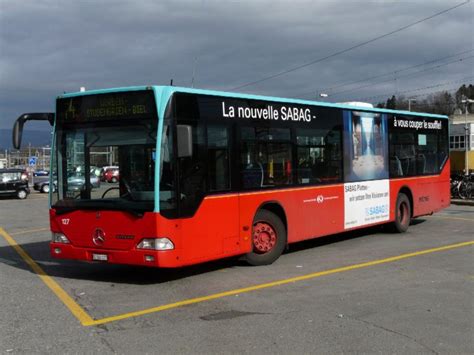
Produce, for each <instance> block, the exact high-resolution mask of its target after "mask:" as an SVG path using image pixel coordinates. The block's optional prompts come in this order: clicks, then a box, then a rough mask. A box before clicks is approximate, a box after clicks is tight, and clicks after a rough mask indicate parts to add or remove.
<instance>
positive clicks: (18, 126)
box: [12, 119, 25, 149]
mask: <svg viewBox="0 0 474 355" xmlns="http://www.w3.org/2000/svg"><path fill="white" fill-rule="evenodd" d="M24 123H25V121H23V120H20V119H17V120H16V121H15V124H14V126H13V137H12V139H13V148H15V149H20V146H21V136H22V135H23V125H24Z"/></svg>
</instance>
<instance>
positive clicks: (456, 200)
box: [451, 199, 474, 206]
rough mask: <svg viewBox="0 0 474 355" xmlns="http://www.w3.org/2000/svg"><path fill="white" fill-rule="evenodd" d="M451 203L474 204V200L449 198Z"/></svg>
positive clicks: (459, 204) (460, 204)
mask: <svg viewBox="0 0 474 355" xmlns="http://www.w3.org/2000/svg"><path fill="white" fill-rule="evenodd" d="M451 204H452V205H458V206H474V200H459V199H453V200H451Z"/></svg>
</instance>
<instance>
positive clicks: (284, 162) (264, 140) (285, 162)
mask: <svg viewBox="0 0 474 355" xmlns="http://www.w3.org/2000/svg"><path fill="white" fill-rule="evenodd" d="M241 136H242V144H241V159H240V164H241V169H240V172H241V179H242V186H243V188H245V189H251V188H264V187H272V186H282V185H289V184H291V183H292V176H293V174H292V162H291V158H292V155H291V151H292V144H291V142H290V130H289V129H287V128H263V127H255V128H254V127H242V129H241Z"/></svg>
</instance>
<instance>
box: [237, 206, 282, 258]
mask: <svg viewBox="0 0 474 355" xmlns="http://www.w3.org/2000/svg"><path fill="white" fill-rule="evenodd" d="M285 246H286V229H285V226H284V225H283V222H282V221H281V220H280V218H278V216H277V215H276V214H274V213H272V212H270V211H267V210H260V211H258V212H257V214H256V215H255V218H254V221H253V226H252V247H253V248H252V251H251V252H250V253H248V254H246V255H245V260H246V261H247V262H248V263H249V264H250V265H254V266H259V265H269V264H272V263H273V262H274V261H275V260H276V259H278V258H279V257H280V255H281V254H282V253H283V250H284V249H285Z"/></svg>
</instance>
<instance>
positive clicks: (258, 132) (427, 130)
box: [13, 86, 450, 268]
mask: <svg viewBox="0 0 474 355" xmlns="http://www.w3.org/2000/svg"><path fill="white" fill-rule="evenodd" d="M34 119H44V120H48V121H49V122H50V123H51V124H52V125H53V126H54V129H53V132H54V135H53V144H52V161H51V164H52V173H51V174H50V179H51V181H50V186H54V187H55V188H54V189H50V192H49V204H50V224H51V232H52V241H51V244H50V251H51V255H52V256H53V257H54V258H59V259H78V260H85V261H100V262H107V263H119V264H133V265H146V266H154V267H164V268H169V267H180V266H184V265H190V264H196V263H201V262H205V261H210V260H215V259H220V258H226V257H231V256H243V257H244V258H245V259H246V260H247V262H249V263H250V264H252V265H264V264H270V263H272V262H274V261H275V260H276V259H277V258H278V257H279V256H280V255H281V254H282V252H283V251H284V249H285V247H286V246H287V245H288V244H291V243H295V242H299V241H302V240H306V239H311V238H317V237H321V236H327V235H331V234H336V233H340V232H344V231H348V230H354V229H359V228H366V227H369V226H373V225H377V224H390V226H391V228H392V229H394V230H395V231H398V232H404V231H406V230H407V228H408V227H409V225H410V221H411V219H412V218H414V217H418V216H422V215H429V214H432V213H434V212H436V211H439V210H441V209H443V208H446V207H448V206H449V204H450V192H449V170H450V167H449V152H448V118H447V117H446V116H440V115H432V114H423V113H415V112H407V111H394V110H386V109H375V108H370V107H358V106H351V105H343V104H332V103H323V102H314V101H303V100H293V99H284V98H276V97H266V96H257V95H245V94H236V93H229V92H219V91H209V90H198V89H190V88H180V87H173V86H147V87H145V86H144V87H130V88H118V89H110V90H94V91H86V92H78V93H71V94H64V95H61V96H59V97H58V98H57V100H56V112H55V113H54V114H53V113H41V114H40V113H37V114H24V115H22V116H20V117H19V118H18V120H17V122H16V123H15V127H14V131H13V138H14V145H16V146H19V145H20V143H21V132H22V128H23V123H24V122H25V121H28V120H34ZM104 152H106V153H104ZM104 154H107V159H108V160H107V164H104V165H114V166H117V167H118V170H119V175H120V179H119V181H118V182H115V183H110V184H109V183H103V184H100V186H99V187H97V186H96V185H94V184H93V183H92V181H91V179H90V178H89V171H90V170H91V169H92V167H94V168H95V167H96V166H97V165H98V163H97V162H98V160H99V159H100V158H101V157H102V158H103V156H104ZM78 181H81V182H82V183H81V184H78ZM78 186H80V187H79V188H78Z"/></svg>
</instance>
